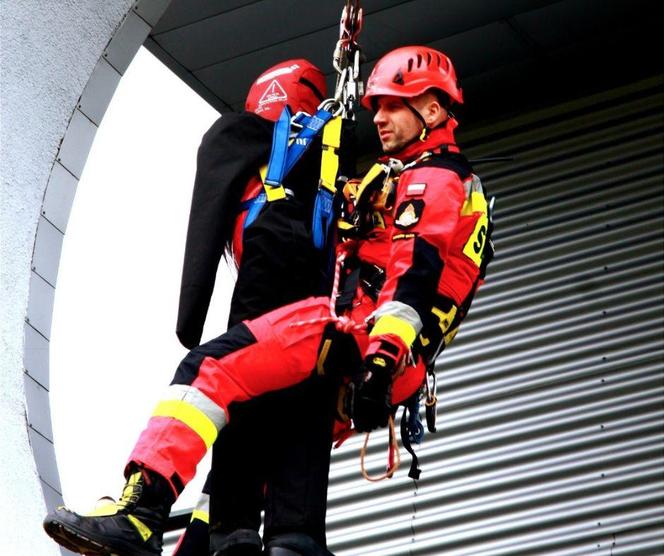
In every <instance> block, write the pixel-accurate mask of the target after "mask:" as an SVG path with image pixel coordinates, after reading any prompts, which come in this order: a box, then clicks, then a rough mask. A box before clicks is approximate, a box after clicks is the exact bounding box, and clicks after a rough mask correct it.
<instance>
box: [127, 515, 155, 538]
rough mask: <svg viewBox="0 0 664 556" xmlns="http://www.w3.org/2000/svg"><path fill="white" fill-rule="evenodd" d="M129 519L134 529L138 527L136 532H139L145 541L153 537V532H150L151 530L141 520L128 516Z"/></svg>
mask: <svg viewBox="0 0 664 556" xmlns="http://www.w3.org/2000/svg"><path fill="white" fill-rule="evenodd" d="M127 519H128V520H129V521H130V522H131V524H132V525H133V526H134V527H136V530H137V531H138V534H139V535H140V536H141V538H142V539H143V541H147V540H148V539H149V538H150V537H151V536H152V531H150V528H149V527H148V526H147V525H145V523H143V522H142V521H141V520H140V519H138V518H137V517H134V516H133V515H131V514H127Z"/></svg>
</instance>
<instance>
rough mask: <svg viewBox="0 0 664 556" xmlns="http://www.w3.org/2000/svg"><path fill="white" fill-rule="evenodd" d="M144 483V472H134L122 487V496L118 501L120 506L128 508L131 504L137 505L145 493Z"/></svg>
mask: <svg viewBox="0 0 664 556" xmlns="http://www.w3.org/2000/svg"><path fill="white" fill-rule="evenodd" d="M143 485H144V480H143V475H142V473H141V472H140V471H136V472H135V473H132V474H131V475H130V476H129V479H127V483H126V484H125V486H124V488H123V489H122V496H121V497H120V500H119V501H118V503H117V506H118V508H122V509H126V508H128V507H130V506H134V505H136V503H137V502H138V499H139V498H140V497H141V494H142V493H143Z"/></svg>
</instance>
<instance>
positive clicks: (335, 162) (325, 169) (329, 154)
mask: <svg viewBox="0 0 664 556" xmlns="http://www.w3.org/2000/svg"><path fill="white" fill-rule="evenodd" d="M341 122H342V120H341V116H335V117H334V118H332V119H331V120H330V121H329V122H327V124H325V127H324V128H323V146H322V148H323V152H322V155H321V159H320V181H319V185H320V186H321V187H324V188H325V189H327V190H328V191H329V192H330V193H332V194H333V195H334V194H335V193H336V187H335V184H336V182H337V173H338V172H339V154H338V152H337V150H338V149H339V146H340V145H341Z"/></svg>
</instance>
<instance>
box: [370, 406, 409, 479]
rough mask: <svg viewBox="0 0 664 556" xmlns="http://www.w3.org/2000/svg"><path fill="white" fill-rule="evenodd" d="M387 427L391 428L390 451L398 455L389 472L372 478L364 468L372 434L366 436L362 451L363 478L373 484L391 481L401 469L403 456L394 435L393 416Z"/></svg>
mask: <svg viewBox="0 0 664 556" xmlns="http://www.w3.org/2000/svg"><path fill="white" fill-rule="evenodd" d="M387 426H388V427H389V433H390V441H391V444H390V449H391V450H393V452H394V454H395V455H396V458H395V461H394V464H393V465H390V466H388V469H387V471H385V473H383V474H382V475H378V476H376V477H372V476H371V475H369V473H367V470H366V468H365V467H364V457H365V456H366V454H367V447H368V445H369V435H370V434H371V433H369V432H368V433H367V434H366V436H365V437H364V446H362V448H361V449H360V469H361V470H362V476H363V477H364V478H365V479H366V480H367V481H370V482H372V483H376V482H378V481H382V480H383V479H389V478H390V477H392V475H394V472H395V471H396V470H397V469H399V466H400V465H401V454H400V453H399V444H398V443H397V436H396V434H395V433H394V417H392V415H390V416H389V418H388V420H387Z"/></svg>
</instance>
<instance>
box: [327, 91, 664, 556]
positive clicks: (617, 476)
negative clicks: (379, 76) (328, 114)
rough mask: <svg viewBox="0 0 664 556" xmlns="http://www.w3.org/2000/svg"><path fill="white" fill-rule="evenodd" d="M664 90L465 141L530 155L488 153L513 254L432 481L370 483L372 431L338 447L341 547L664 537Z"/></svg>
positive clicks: (478, 550) (660, 541) (596, 103)
mask: <svg viewBox="0 0 664 556" xmlns="http://www.w3.org/2000/svg"><path fill="white" fill-rule="evenodd" d="M663 104H664V98H663V95H662V80H661V78H657V79H655V80H652V81H649V82H644V83H640V84H638V85H635V86H631V87H628V88H625V89H622V90H620V91H613V92H610V93H605V94H603V95H599V96H597V97H593V98H588V99H584V100H582V101H578V102H575V103H572V104H568V105H565V106H559V107H554V108H550V109H548V110H546V111H542V112H540V113H538V114H531V115H528V116H525V117H521V118H519V119H517V120H511V121H508V122H505V123H501V124H497V125H495V126H493V127H491V128H487V129H485V130H481V131H476V132H473V134H472V135H466V136H465V138H463V139H462V141H461V142H462V144H464V145H466V146H467V147H469V148H467V149H466V150H467V152H468V153H469V155H470V157H472V158H477V157H485V156H495V155H513V156H515V160H514V162H511V163H501V164H485V165H483V166H478V172H479V173H480V174H481V175H482V177H483V180H484V182H485V185H486V186H487V187H488V188H489V190H490V192H491V193H493V194H495V195H497V197H498V201H497V211H496V221H497V224H496V232H495V243H496V246H497V256H496V259H495V261H494V262H493V264H492V266H491V268H490V276H489V279H488V281H487V284H486V285H485V287H484V289H483V290H482V292H481V294H480V296H479V297H478V299H477V301H476V305H475V307H474V309H473V311H472V315H471V317H470V318H469V319H468V322H467V323H466V324H465V326H464V327H463V328H462V331H461V332H460V334H459V337H458V338H457V341H456V344H455V345H453V346H452V347H451V348H450V349H449V351H448V352H447V353H445V355H444V356H443V357H442V358H441V359H440V361H439V373H438V376H439V384H438V390H439V391H438V397H439V405H438V433H437V434H435V435H427V436H426V438H425V441H424V443H423V444H422V445H421V447H420V448H419V454H420V456H421V464H422V466H423V473H422V477H421V480H420V481H418V482H417V483H414V482H413V481H411V480H410V479H408V478H407V477H406V474H407V470H406V469H402V470H400V471H399V473H398V477H395V478H394V479H392V480H389V481H384V482H382V483H379V484H369V483H367V482H366V481H364V480H363V479H362V478H361V477H360V475H359V468H358V459H357V453H358V450H359V444H360V441H361V439H359V438H358V439H354V440H353V441H352V442H349V443H348V444H349V445H348V446H345V447H344V448H343V450H342V451H340V452H339V453H335V454H334V460H333V461H334V463H333V469H332V473H331V488H330V504H329V511H328V531H329V541H330V548H331V549H332V550H333V551H334V552H335V553H336V554H338V555H339V556H342V555H350V554H352V555H369V554H371V555H406V554H418V555H436V554H441V555H446V556H447V555H449V556H452V555H462V554H463V555H485V554H486V555H492V556H493V555H500V554H509V555H517V554H537V555H540V554H542V555H544V554H570V555H571V554H584V555H585V554H662V553H664V527H663V526H662V516H663V515H664V514H663V511H664V505H663V494H664V488H663V487H664V482H663V467H662V466H663V463H664V460H663V457H662V449H663V443H664V441H663V437H662V432H663V431H662V428H663V420H662V418H663V417H664V412H663V410H662V398H663V397H664V392H663V388H662V386H663V383H662V376H663V375H662V372H663V371H662V369H663V362H664V358H663V352H664V346H663V343H664V342H663V331H664V328H663V322H664V315H663V301H664V293H663V285H662V284H663V282H662V279H663V276H664V272H663V267H662V254H663V243H662V239H663V237H662V231H663V229H662V222H663V220H662V214H663V213H664V210H663V209H664V203H663V189H664V188H663V178H664V168H663V166H664V165H663V154H662V153H663V150H662V147H663V144H662V137H663V135H662V131H663V129H662V124H663V119H662V108H663ZM384 442H385V438H384V436H383V437H382V438H381V437H379V436H378V435H376V446H375V448H374V449H373V451H372V452H371V454H372V455H371V457H370V458H369V460H368V461H369V463H370V470H371V471H372V472H374V473H378V472H380V471H381V470H382V468H383V467H384V465H385V454H384ZM381 444H382V446H381ZM407 463H408V462H407V461H405V464H407ZM404 467H406V465H404Z"/></svg>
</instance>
